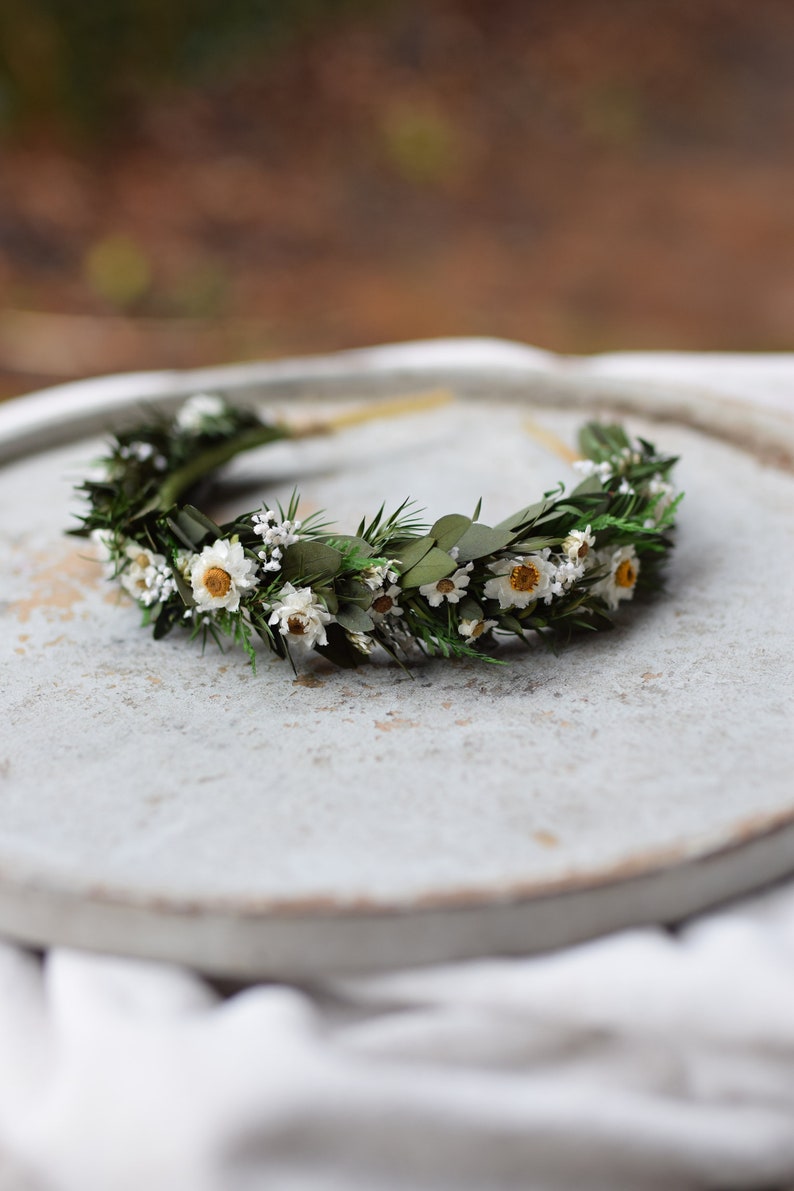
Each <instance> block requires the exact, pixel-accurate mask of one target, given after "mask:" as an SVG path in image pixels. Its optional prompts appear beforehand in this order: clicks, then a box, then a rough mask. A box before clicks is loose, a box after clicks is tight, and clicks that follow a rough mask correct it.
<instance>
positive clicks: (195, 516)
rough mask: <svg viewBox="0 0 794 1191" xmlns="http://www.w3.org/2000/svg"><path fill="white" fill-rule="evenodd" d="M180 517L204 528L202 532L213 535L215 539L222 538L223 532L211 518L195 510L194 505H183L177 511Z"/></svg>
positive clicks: (199, 510)
mask: <svg viewBox="0 0 794 1191" xmlns="http://www.w3.org/2000/svg"><path fill="white" fill-rule="evenodd" d="M179 516H180V517H189V518H190V519H191V520H192V521H194V522H196V523H197V524H198V525H203V526H204V532H205V533H208V534H215V537H216V538H222V537H223V531H222V529H221V527H220V526H219V525H216V524H215V522H214V521H213V520H212V518H211V517H208V516H207V514H206V513H202V511H201V509H197V508H196V506H195V505H183V507H182V508H181V509H180V511H179Z"/></svg>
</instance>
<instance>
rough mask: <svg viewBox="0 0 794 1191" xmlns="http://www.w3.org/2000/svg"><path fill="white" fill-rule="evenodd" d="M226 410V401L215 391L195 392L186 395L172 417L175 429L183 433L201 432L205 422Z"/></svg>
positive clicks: (205, 426) (204, 427) (210, 420)
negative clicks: (189, 395) (174, 416)
mask: <svg viewBox="0 0 794 1191" xmlns="http://www.w3.org/2000/svg"><path fill="white" fill-rule="evenodd" d="M225 410H226V402H225V401H224V400H223V398H222V397H219V396H218V395H217V394H216V393H196V394H195V395H194V396H193V397H188V399H187V401H186V402H185V404H184V405H183V406H182V408H181V409H180V410H179V412H178V413H177V415H176V418H175V419H174V424H175V426H176V428H177V430H181V431H183V432H184V433H185V434H201V432H202V430H205V429H206V428H207V424H208V423H211V422H213V421H214V420H215V419H216V418H220V417H221V416H222V415H223V414H224V412H225Z"/></svg>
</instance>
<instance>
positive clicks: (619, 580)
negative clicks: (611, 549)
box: [615, 558, 637, 587]
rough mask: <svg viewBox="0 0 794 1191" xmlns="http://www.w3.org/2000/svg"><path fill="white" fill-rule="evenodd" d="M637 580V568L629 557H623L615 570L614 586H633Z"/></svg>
mask: <svg viewBox="0 0 794 1191" xmlns="http://www.w3.org/2000/svg"><path fill="white" fill-rule="evenodd" d="M636 582H637V568H636V567H635V565H634V563H633V562H632V561H631V559H630V558H624V559H623V562H622V563H621V564H620V566H619V567H618V569H617V570H616V571H615V585H616V587H633V586H634V584H635V583H636Z"/></svg>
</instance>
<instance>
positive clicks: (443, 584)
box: [436, 579, 455, 595]
mask: <svg viewBox="0 0 794 1191" xmlns="http://www.w3.org/2000/svg"><path fill="white" fill-rule="evenodd" d="M454 590H455V584H454V583H453V582H452V580H451V579H439V581H438V583H437V584H436V591H440V592H441V594H442V595H447V594H448V593H449V592H450V591H454Z"/></svg>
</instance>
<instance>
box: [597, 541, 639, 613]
mask: <svg viewBox="0 0 794 1191" xmlns="http://www.w3.org/2000/svg"><path fill="white" fill-rule="evenodd" d="M596 560H597V562H598V565H599V566H603V567H608V568H609V570H608V571H607V574H606V575H605V576H604V578H603V579H600V580H599V581H598V583H595V584H594V585H593V587H592V589H591V590H592V592H593V595H597V596H600V597H601V599H602V600H603V601H604V603H605V604H606V605H607V607H609V608H611V609H612V611H613V612H614V610H615V609H616V608H617V606H618V604H619V603H620V601H621V600H630V599H631V598H632V596H633V595H634V588H635V586H636V583H637V576H638V575H639V573H640V560H639V559H638V558H637V552H636V550H635V549H634V547H633V546H621V547H619V549H617V550H599V551H598V552H597V554H596Z"/></svg>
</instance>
